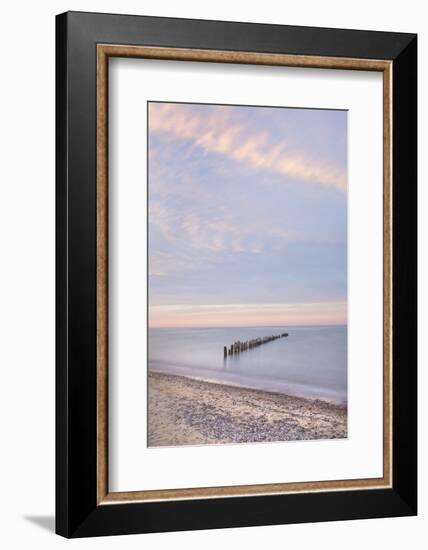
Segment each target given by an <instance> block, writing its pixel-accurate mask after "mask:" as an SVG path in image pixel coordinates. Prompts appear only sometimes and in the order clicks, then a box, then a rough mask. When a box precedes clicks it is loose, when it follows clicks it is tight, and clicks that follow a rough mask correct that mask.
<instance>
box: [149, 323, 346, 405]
mask: <svg viewBox="0 0 428 550" xmlns="http://www.w3.org/2000/svg"><path fill="white" fill-rule="evenodd" d="M282 332H288V337H287V338H280V339H278V340H274V341H273V342H268V343H266V344H263V345H261V346H259V347H257V348H253V349H251V350H247V351H244V352H241V353H240V354H237V355H232V356H228V357H227V359H224V357H223V346H225V345H227V346H228V347H229V346H230V345H231V344H232V343H233V342H235V341H237V340H240V341H245V340H250V339H253V338H258V337H263V336H268V335H272V334H280V333H282ZM149 368H150V369H153V370H158V371H161V372H164V373H169V374H178V375H182V376H188V377H191V378H198V379H203V380H211V381H215V382H221V383H225V384H236V385H239V386H244V387H249V388H256V389H263V390H269V391H276V392H281V393H286V394H290V395H300V396H307V397H318V398H320V399H329V400H334V401H339V402H343V403H344V402H346V396H347V328H346V326H328V327H292V326H288V327H251V328H249V327H242V328H239V327H233V328H193V329H189V328H174V329H164V328H163V329H150V330H149Z"/></svg>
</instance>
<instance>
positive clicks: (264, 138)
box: [149, 103, 347, 191]
mask: <svg viewBox="0 0 428 550" xmlns="http://www.w3.org/2000/svg"><path fill="white" fill-rule="evenodd" d="M149 129H150V131H151V132H166V133H169V134H173V135H174V136H175V137H177V138H182V139H188V140H190V141H192V142H193V144H194V146H195V147H200V148H202V149H203V150H204V151H206V152H211V153H219V154H223V155H225V156H227V157H228V158H230V159H232V160H235V161H237V162H243V163H246V164H248V165H249V166H251V167H253V168H256V169H262V170H269V171H271V172H274V173H277V174H280V175H283V176H292V177H295V178H297V179H300V180H303V181H307V182H311V183H317V184H320V185H325V186H330V187H333V188H336V189H338V190H340V191H346V187H347V178H346V172H345V171H344V170H343V169H341V168H338V167H336V166H334V165H331V164H328V163H327V162H324V161H322V160H320V159H315V158H313V157H312V156H311V155H310V154H308V153H307V152H305V151H299V152H296V151H295V150H293V149H292V148H291V144H290V142H289V141H287V140H286V139H284V140H282V141H281V142H279V143H274V144H273V143H270V142H269V137H268V135H267V133H266V132H258V133H252V134H251V135H248V129H247V128H246V125H245V121H242V120H239V119H238V118H237V117H236V114H235V113H234V111H233V108H231V107H227V106H214V107H212V109H211V114H210V115H209V116H206V115H204V116H201V115H200V114H199V113H197V112H195V110H193V109H192V106H191V105H187V104H174V103H151V104H150V107H149Z"/></svg>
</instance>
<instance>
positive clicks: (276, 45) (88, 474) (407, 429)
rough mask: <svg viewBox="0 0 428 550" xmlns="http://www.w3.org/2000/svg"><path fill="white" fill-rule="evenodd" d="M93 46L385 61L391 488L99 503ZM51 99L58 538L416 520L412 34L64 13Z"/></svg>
mask: <svg viewBox="0 0 428 550" xmlns="http://www.w3.org/2000/svg"><path fill="white" fill-rule="evenodd" d="M100 43H103V44H123V45H145V46H161V47H171V48H195V49H203V50H211V49H212V50H224V51H238V52H239V51H243V52H248V51H251V52H260V53H281V54H290V55H305V56H320V57H323V56H328V57H330V56H332V57H339V58H340V57H344V58H345V57H346V58H355V59H369V60H389V61H391V62H392V102H393V108H392V127H393V133H392V178H393V179H392V181H393V186H392V190H393V191H392V217H393V226H392V228H393V231H392V276H393V287H392V304H393V310H392V334H393V336H392V364H393V376H392V399H393V404H394V409H393V411H394V412H393V425H392V442H393V447H392V448H393V454H392V464H393V480H392V487H389V488H382V489H360V490H337V491H319V492H306V493H295V494H293V493H289V494H275V495H259V496H243V497H233V498H201V499H191V500H169V501H160V502H155V501H153V502H128V503H120V504H115V503H109V504H108V505H98V504H97V370H96V360H97V347H96V333H97V315H96V272H97V256H96V237H97V225H96V208H97V202H96V172H97V138H96V136H97V119H96V110H97V105H96V97H97V95H96V79H97V76H96V73H97V66H96V61H97V59H96V47H97V44H100ZM56 97H57V102H56V532H57V533H58V534H60V535H62V536H65V537H86V536H99V535H116V534H127V533H148V532H161V531H178V530H193V529H211V528H222V527H223V528H225V527H239V526H254V525H273V524H284V523H302V522H319V521H335V520H346V519H362V518H374V517H393V516H409V515H415V514H416V513H417V437H416V434H417V399H416V397H417V372H416V365H417V331H416V328H417V206H416V202H417V187H416V183H417V103H416V100H417V36H416V35H414V34H404V33H386V32H372V31H355V30H342V29H326V28H310V27H293V26H280V25H265V24H248V23H234V22H233V23H232V22H220V21H203V20H190V19H173V18H158V17H143V16H124V15H111V14H96V13H81V12H68V13H64V14H61V15H58V16H57V18H56Z"/></svg>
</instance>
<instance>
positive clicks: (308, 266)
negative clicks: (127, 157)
mask: <svg viewBox="0 0 428 550" xmlns="http://www.w3.org/2000/svg"><path fill="white" fill-rule="evenodd" d="M148 115H149V116H148V136H149V142H148V190H149V198H148V204H149V253H148V257H149V267H148V269H149V324H150V327H153V328H154V327H209V326H213V327H214V326H281V325H325V324H346V322H347V313H346V308H347V305H346V304H347V113H346V111H332V110H315V109H288V108H282V107H281V108H275V107H247V106H226V105H199V104H183V103H182V104H179V103H156V102H150V103H149V105H148Z"/></svg>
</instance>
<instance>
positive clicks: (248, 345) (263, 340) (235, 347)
mask: <svg viewBox="0 0 428 550" xmlns="http://www.w3.org/2000/svg"><path fill="white" fill-rule="evenodd" d="M285 336H288V332H283V333H282V334H271V335H270V336H263V337H259V338H253V339H251V340H246V341H245V342H241V341H240V340H238V341H236V342H234V343H233V344H231V346H230V348H228V347H227V346H224V357H225V358H226V357H227V355H234V354H237V353H242V352H244V351H247V350H249V349H253V348H256V347H258V346H261V345H262V344H267V343H268V342H273V341H274V340H278V338H283V337H285Z"/></svg>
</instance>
